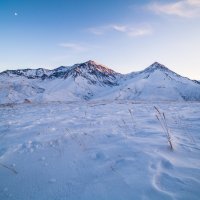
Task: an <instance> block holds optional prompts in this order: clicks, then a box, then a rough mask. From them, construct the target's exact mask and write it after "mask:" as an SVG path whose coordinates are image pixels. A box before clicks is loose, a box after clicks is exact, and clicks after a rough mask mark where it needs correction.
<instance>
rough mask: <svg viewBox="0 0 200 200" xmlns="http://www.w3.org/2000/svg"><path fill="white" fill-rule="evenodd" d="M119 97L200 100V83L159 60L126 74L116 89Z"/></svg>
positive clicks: (116, 95)
mask: <svg viewBox="0 0 200 200" xmlns="http://www.w3.org/2000/svg"><path fill="white" fill-rule="evenodd" d="M115 98H117V99H135V100H200V85H199V84H198V83H197V82H195V81H192V80H190V79H188V78H185V77H182V76H180V75H178V74H176V73H174V72H173V71H171V70H169V69H168V68H167V67H165V66H164V65H161V64H159V63H157V62H155V63H153V64H152V65H151V66H149V67H148V68H146V69H145V70H143V71H140V72H136V73H131V74H128V75H127V76H126V80H125V81H123V83H122V84H121V87H120V91H115Z"/></svg>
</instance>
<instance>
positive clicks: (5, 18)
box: [0, 0, 200, 80]
mask: <svg viewBox="0 0 200 200" xmlns="http://www.w3.org/2000/svg"><path fill="white" fill-rule="evenodd" d="M87 60H94V61H96V62H97V63H102V64H103V65H106V66H108V67H110V68H112V69H113V70H115V71H117V72H120V73H129V72H133V71H139V70H143V69H144V68H146V67H148V66H149V65H151V64H152V63H153V62H155V61H157V62H160V63H161V64H164V65H165V66H167V67H168V68H170V69H171V70H173V71H175V72H177V73H179V74H180V75H183V76H187V77H189V78H191V79H196V80H200V0H137V1H136V0H0V71H4V70H7V69H19V68H39V67H44V68H48V69H53V68H56V67H58V66H61V65H64V66H71V65H73V64H75V63H81V62H85V61H87Z"/></svg>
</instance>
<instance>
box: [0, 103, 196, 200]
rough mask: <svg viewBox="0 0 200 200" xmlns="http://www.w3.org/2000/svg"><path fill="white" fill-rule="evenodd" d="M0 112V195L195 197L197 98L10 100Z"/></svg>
mask: <svg viewBox="0 0 200 200" xmlns="http://www.w3.org/2000/svg"><path fill="white" fill-rule="evenodd" d="M155 108H156V109H158V111H159V112H160V113H161V114H162V113H164V114H165V115H164V116H165V119H166V124H167V128H168V131H169V132H170V136H171V142H172V145H173V150H171V149H170V146H169V144H168V140H167V137H166V135H165V131H164V129H163V127H162V124H161V123H160V122H159V120H158V118H157V117H156V115H159V114H158V111H157V110H156V109H155ZM0 117H1V120H0V199H2V200H27V199H28V200H38V199H39V200H49V199H59V200H66V199H68V200H77V199H79V200H90V199H92V200H102V199H109V200H110V199H115V200H122V199H123V200H133V199H137V200H144V199H145V200H152V199H153V200H160V199H165V200H171V199H176V200H182V199H192V200H199V196H200V190H199V188H200V137H199V130H200V123H199V119H200V104H199V103H189V102H188V103H187V102H182V103H180V102H178V103H172V102H170V103H147V102H146V103H144V102H143V103H141V102H135V101H124V100H123V101H116V100H115V101H86V102H82V103H80V102H77V103H75V102H73V103H44V104H34V103H33V104H15V105H10V106H5V105H1V106H0Z"/></svg>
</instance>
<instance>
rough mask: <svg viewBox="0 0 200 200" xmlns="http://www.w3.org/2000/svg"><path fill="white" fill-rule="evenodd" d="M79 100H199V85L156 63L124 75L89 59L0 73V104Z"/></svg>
mask: <svg viewBox="0 0 200 200" xmlns="http://www.w3.org/2000/svg"><path fill="white" fill-rule="evenodd" d="M81 99H82V100H83V99H84V100H89V99H131V100H148V101H149V100H200V84H199V82H198V81H192V80H190V79H188V78H185V77H182V76H180V75H178V74H176V73H175V72H173V71H171V70H169V69H168V68H167V67H165V66H164V65H161V64H159V63H157V62H155V63H153V64H152V65H150V66H149V67H147V68H146V69H145V70H143V71H140V72H133V73H130V74H126V75H122V74H119V73H117V72H115V71H113V70H111V69H109V68H107V67H105V66H102V65H100V64H97V63H95V62H94V61H91V60H90V61H87V62H85V63H81V64H75V65H73V66H71V67H65V66H61V67H58V68H56V69H54V70H47V69H43V68H39V69H22V70H7V71H4V72H2V73H0V103H1V104H2V103H17V102H24V101H26V102H27V101H33V102H47V101H74V100H81Z"/></svg>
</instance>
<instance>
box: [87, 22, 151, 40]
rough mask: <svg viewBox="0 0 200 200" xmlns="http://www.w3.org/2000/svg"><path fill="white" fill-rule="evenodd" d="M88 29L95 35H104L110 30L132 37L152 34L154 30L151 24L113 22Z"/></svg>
mask: <svg viewBox="0 0 200 200" xmlns="http://www.w3.org/2000/svg"><path fill="white" fill-rule="evenodd" d="M88 31H89V32H90V33H92V34H94V35H104V34H106V33H108V32H112V31H114V32H118V33H123V34H125V35H127V36H130V37H139V36H145V35H150V34H152V32H153V30H152V28H151V27H150V26H131V25H118V24H112V25H107V26H100V27H93V28H89V29H88Z"/></svg>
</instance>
